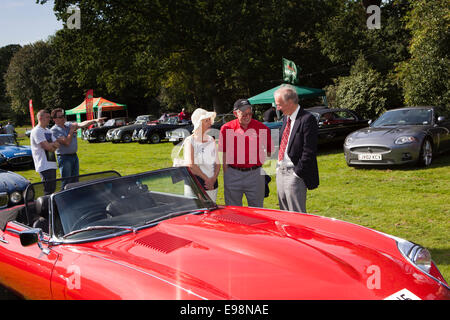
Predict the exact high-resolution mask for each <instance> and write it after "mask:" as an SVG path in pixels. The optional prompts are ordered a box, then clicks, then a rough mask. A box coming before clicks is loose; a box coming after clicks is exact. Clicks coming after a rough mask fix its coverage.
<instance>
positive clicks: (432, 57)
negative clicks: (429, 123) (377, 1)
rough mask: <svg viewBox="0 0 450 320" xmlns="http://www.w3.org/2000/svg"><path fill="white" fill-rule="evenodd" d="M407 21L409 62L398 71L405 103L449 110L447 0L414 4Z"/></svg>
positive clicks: (449, 5)
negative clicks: (409, 35)
mask: <svg viewBox="0 0 450 320" xmlns="http://www.w3.org/2000/svg"><path fill="white" fill-rule="evenodd" d="M406 21H407V28H408V29H409V30H410V31H411V33H412V39H411V41H410V46H409V52H410V54H411V58H410V59H408V60H406V61H404V62H402V63H401V64H400V65H399V66H398V68H397V71H398V75H399V79H400V81H401V83H402V85H403V89H404V100H405V103H406V104H408V105H442V106H446V107H447V108H449V109H450V79H449V74H450V60H449V47H448V44H449V43H450V0H443V1H425V0H417V1H414V3H413V6H412V10H411V12H410V13H409V14H408V15H407V18H406Z"/></svg>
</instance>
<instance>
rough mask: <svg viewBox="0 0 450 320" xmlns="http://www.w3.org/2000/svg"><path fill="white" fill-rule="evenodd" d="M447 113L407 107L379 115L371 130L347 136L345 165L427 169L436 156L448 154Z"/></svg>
mask: <svg viewBox="0 0 450 320" xmlns="http://www.w3.org/2000/svg"><path fill="white" fill-rule="evenodd" d="M449 113H450V110H446V109H445V108H441V107H407V108H400V109H393V110H389V111H387V112H385V113H384V114H382V115H381V116H380V117H379V118H378V119H377V120H376V121H374V122H373V123H371V124H370V127H368V128H364V129H360V130H357V131H355V132H352V133H351V134H349V135H348V136H347V138H346V139H345V142H344V154H345V160H346V161H347V165H349V166H357V165H394V164H406V163H415V164H417V165H420V166H429V165H430V164H431V162H432V161H433V157H434V156H435V155H436V154H439V153H442V152H444V151H447V150H450V115H449Z"/></svg>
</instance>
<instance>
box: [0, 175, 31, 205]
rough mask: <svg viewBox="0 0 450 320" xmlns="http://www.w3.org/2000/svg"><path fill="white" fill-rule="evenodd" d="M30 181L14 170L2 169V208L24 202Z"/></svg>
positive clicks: (0, 194) (0, 200)
mask: <svg viewBox="0 0 450 320" xmlns="http://www.w3.org/2000/svg"><path fill="white" fill-rule="evenodd" d="M29 184H30V181H28V180H27V179H25V178H24V177H22V176H21V175H19V174H17V173H14V172H12V171H6V170H3V169H0V208H7V207H12V206H16V205H18V204H20V203H23V194H24V191H25V189H26V187H27V186H28V185H29Z"/></svg>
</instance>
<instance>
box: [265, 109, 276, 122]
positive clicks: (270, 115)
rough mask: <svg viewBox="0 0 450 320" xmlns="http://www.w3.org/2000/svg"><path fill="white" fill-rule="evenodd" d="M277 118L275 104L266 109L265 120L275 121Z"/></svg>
mask: <svg viewBox="0 0 450 320" xmlns="http://www.w3.org/2000/svg"><path fill="white" fill-rule="evenodd" d="M276 118H277V112H276V110H275V106H271V107H270V108H269V109H267V110H266V111H264V114H263V119H264V121H265V122H274V121H275V119H276Z"/></svg>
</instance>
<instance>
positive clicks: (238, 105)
mask: <svg viewBox="0 0 450 320" xmlns="http://www.w3.org/2000/svg"><path fill="white" fill-rule="evenodd" d="M251 106H252V105H251V104H250V102H249V101H248V100H247V99H238V100H236V102H235V103H234V105H233V111H236V110H241V109H244V108H247V107H251Z"/></svg>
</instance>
